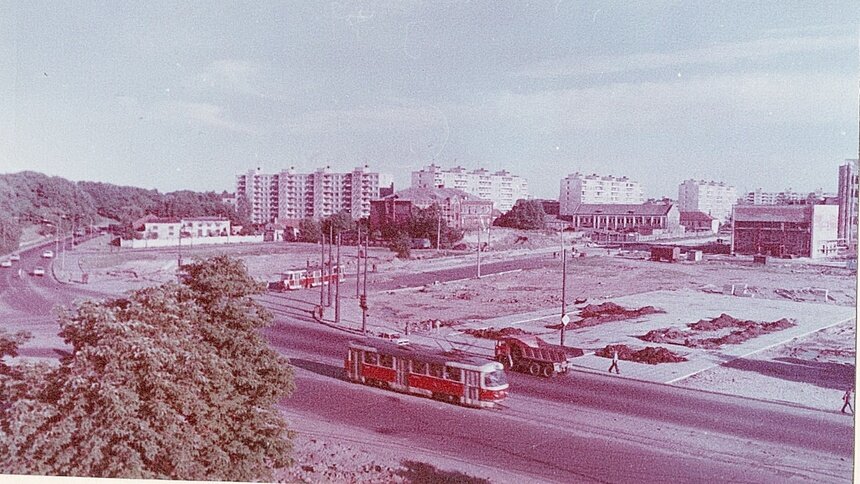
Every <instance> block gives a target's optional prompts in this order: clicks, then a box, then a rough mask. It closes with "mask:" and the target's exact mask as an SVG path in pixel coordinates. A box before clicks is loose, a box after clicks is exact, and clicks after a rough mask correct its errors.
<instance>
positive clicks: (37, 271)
mask: <svg viewBox="0 0 860 484" xmlns="http://www.w3.org/2000/svg"><path fill="white" fill-rule="evenodd" d="M33 275H34V276H44V275H45V268H44V267H34V268H33Z"/></svg>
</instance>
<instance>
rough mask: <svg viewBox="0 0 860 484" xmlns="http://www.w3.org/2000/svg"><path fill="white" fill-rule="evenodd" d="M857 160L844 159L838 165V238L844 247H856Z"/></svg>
mask: <svg viewBox="0 0 860 484" xmlns="http://www.w3.org/2000/svg"><path fill="white" fill-rule="evenodd" d="M857 165H858V160H845V164H843V165H842V166H840V167H839V193H838V197H839V198H838V200H839V234H838V235H839V239H840V243H841V244H844V245H845V246H846V247H849V248H852V249H854V250H856V248H857V235H858V234H857V205H858V173H857V171H858V170H857Z"/></svg>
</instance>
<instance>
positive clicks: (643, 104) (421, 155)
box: [0, 0, 860, 198]
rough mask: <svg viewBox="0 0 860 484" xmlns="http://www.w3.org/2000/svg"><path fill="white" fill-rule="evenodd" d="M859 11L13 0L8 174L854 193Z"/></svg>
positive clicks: (8, 41) (3, 166) (1, 126)
mask: <svg viewBox="0 0 860 484" xmlns="http://www.w3.org/2000/svg"><path fill="white" fill-rule="evenodd" d="M858 20H860V12H858V9H857V8H856V3H855V2H849V1H843V2H829V3H827V4H820V3H816V4H806V3H794V4H786V3H784V2H772V3H744V4H730V3H729V4H712V3H705V2H701V3H697V2H685V3H676V2H668V1H654V2H630V3H626V4H606V3H605V2H565V1H561V0H559V1H553V2H538V3H537V4H528V3H512V4H507V3H505V4H484V3H475V2H468V3H464V2H457V3H444V4H437V3H423V2H391V3H387V2H331V3H328V4H311V3H308V2H295V3H290V4H286V5H284V4H268V3H266V4H251V5H239V4H234V3H227V2H224V3H221V2H205V3H203V2H201V3H181V4H172V3H161V2H153V3H147V4H135V3H125V4H113V3H110V4H97V3H88V2H70V3H66V4H59V3H57V4H54V3H51V2H44V3H35V4H27V5H25V4H18V3H12V4H7V5H5V6H2V7H0V45H3V46H4V47H6V48H4V49H0V66H2V67H3V68H2V69H0V106H4V109H3V112H4V114H6V115H5V116H2V117H0V137H2V139H4V140H5V141H6V142H5V143H2V144H0V172H4V173H8V172H17V171H22V170H33V171H39V172H43V173H46V174H48V175H56V176H62V177H65V178H68V179H72V180H90V181H103V182H108V183H114V184H118V185H132V186H139V187H141V188H157V189H158V190H160V191H162V192H169V191H175V190H181V189H191V190H198V191H216V192H221V191H222V190H227V191H233V190H234V188H235V186H234V184H235V176H236V175H237V174H239V173H242V172H245V171H247V170H251V169H255V168H257V167H260V168H261V169H262V170H263V171H265V172H276V171H280V170H281V169H285V168H289V167H291V166H295V167H296V169H297V170H300V171H313V170H315V169H316V168H320V167H323V166H325V165H331V167H332V169H333V170H337V171H349V170H351V169H353V168H354V167H356V166H360V165H365V164H367V165H369V167H370V169H371V170H374V171H380V172H386V173H391V174H393V175H394V177H395V185H396V187H397V188H398V189H402V188H406V187H407V186H408V185H409V181H410V177H409V173H410V172H411V171H413V170H418V169H421V168H422V167H424V166H426V165H428V164H430V163H435V164H437V165H440V166H442V167H444V168H450V167H453V166H455V165H461V166H464V167H466V168H469V169H475V168H488V169H491V170H501V169H506V170H508V171H511V172H512V173H514V174H516V175H519V176H523V177H525V178H526V179H527V180H528V182H529V190H530V193H531V194H532V195H534V196H536V197H540V198H557V197H558V185H559V180H560V179H561V178H563V177H564V176H566V175H567V174H569V173H573V172H576V171H580V172H584V173H598V174H602V175H617V176H622V175H623V176H627V177H629V178H632V179H634V180H637V181H639V182H640V183H642V184H643V186H644V188H645V195H646V197H655V198H657V197H661V196H669V197H672V198H674V197H677V186H678V184H679V183H680V182H681V181H683V180H686V179H689V178H694V179H707V180H711V179H712V180H718V181H725V182H727V183H729V184H732V185H734V186H735V187H737V189H738V193H739V194H741V193H744V192H747V191H751V190H754V189H756V188H759V187H761V188H763V189H764V190H766V191H782V190H784V189H787V188H791V189H794V190H796V191H799V192H807V191H813V190H815V189H817V188H823V189H824V190H825V191H831V192H835V191H836V181H837V167H838V166H839V165H840V164H842V163H843V161H844V160H845V159H850V158H857V157H858V77H857V74H858V30H857V25H858Z"/></svg>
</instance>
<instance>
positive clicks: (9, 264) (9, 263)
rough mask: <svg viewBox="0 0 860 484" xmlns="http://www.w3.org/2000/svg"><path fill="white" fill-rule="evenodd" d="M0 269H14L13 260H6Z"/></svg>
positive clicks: (1, 263) (0, 263)
mask: <svg viewBox="0 0 860 484" xmlns="http://www.w3.org/2000/svg"><path fill="white" fill-rule="evenodd" d="M0 267H12V261H11V260H4V261H2V262H0Z"/></svg>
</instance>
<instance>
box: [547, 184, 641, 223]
mask: <svg viewBox="0 0 860 484" xmlns="http://www.w3.org/2000/svg"><path fill="white" fill-rule="evenodd" d="M643 200H644V191H643V190H642V185H640V184H639V183H638V182H635V181H633V180H630V179H629V178H627V177H614V176H600V175H595V174H592V175H583V174H581V173H574V174H572V175H568V177H567V178H565V179H563V180H561V190H560V192H559V197H558V201H559V214H560V215H563V216H567V215H573V214H574V212H575V211H576V208H577V207H578V206H579V205H581V204H584V203H585V204H628V205H629V204H634V205H635V204H641V203H642V202H643Z"/></svg>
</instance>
